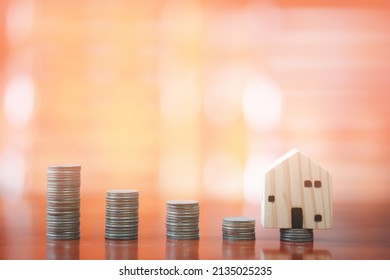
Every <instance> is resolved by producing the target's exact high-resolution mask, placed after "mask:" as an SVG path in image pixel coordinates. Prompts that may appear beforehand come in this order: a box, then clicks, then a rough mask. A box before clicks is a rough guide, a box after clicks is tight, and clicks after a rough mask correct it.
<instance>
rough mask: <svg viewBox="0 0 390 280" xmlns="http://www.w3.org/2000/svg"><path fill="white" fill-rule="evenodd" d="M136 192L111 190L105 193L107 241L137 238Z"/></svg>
mask: <svg viewBox="0 0 390 280" xmlns="http://www.w3.org/2000/svg"><path fill="white" fill-rule="evenodd" d="M138 193H139V192H138V191H137V190H111V191H107V193H106V231H105V233H106V234H105V236H106V238H107V239H122V240H131V239H137V238H138Z"/></svg>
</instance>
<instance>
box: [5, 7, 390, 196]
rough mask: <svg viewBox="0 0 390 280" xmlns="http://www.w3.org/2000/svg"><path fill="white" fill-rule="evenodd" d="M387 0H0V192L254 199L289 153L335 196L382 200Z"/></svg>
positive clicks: (387, 127)
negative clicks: (73, 169) (309, 164)
mask: <svg viewBox="0 0 390 280" xmlns="http://www.w3.org/2000/svg"><path fill="white" fill-rule="evenodd" d="M389 91H390V2H388V1H363V0H359V1H352V0H350V1H346V0H342V1H333V0H332V1H325V0H317V1H307V0H298V1H292V0H290V1H289V0H280V1H249V0H248V1H198V0H187V1H173V0H171V1H163V0H158V1H157V0H153V1H125V0H93V1H92V0H88V1H87V0H85V1H76V0H55V1H49V0H5V1H4V0H3V1H1V2H0V196H1V197H3V198H6V199H15V198H16V199H18V198H21V197H23V196H26V195H34V194H44V193H45V180H46V170H47V166H48V165H49V164H59V163H78V164H81V165H82V191H83V193H84V194H89V193H94V194H97V195H99V194H103V193H104V192H105V191H106V190H108V189H113V188H136V189H139V190H140V191H141V192H142V193H144V194H146V195H148V196H158V197H162V198H205V199H217V200H223V201H231V202H232V203H233V202H247V203H254V204H259V203H260V195H261V189H262V185H263V183H264V182H263V173H264V170H265V169H266V168H267V166H268V165H269V164H271V163H272V161H274V160H275V159H277V158H278V157H280V156H282V155H283V154H284V153H285V152H287V151H289V150H290V149H291V148H295V147H296V148H298V149H300V150H301V151H302V152H304V153H306V154H307V155H308V156H309V157H311V158H312V159H313V160H314V161H316V162H318V163H320V164H321V165H322V166H323V167H324V168H325V169H327V170H328V171H329V172H330V173H332V174H333V181H334V189H333V195H334V201H338V202H359V203H360V202H390V170H389V167H390V145H389V143H390V94H389Z"/></svg>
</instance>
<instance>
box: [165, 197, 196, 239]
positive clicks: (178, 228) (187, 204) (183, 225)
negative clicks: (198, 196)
mask: <svg viewBox="0 0 390 280" xmlns="http://www.w3.org/2000/svg"><path fill="white" fill-rule="evenodd" d="M166 230H167V232H166V235H167V238H169V239H199V202H198V201H195V200H168V201H167V217H166Z"/></svg>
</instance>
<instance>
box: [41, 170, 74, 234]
mask: <svg viewBox="0 0 390 280" xmlns="http://www.w3.org/2000/svg"><path fill="white" fill-rule="evenodd" d="M80 170H81V166H80V165H50V166H49V167H48V170H47V186H46V237H47V238H48V239H60V240H72V239H79V238H80Z"/></svg>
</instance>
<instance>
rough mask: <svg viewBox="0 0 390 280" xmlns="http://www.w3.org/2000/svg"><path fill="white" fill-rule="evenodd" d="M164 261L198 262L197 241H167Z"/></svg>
mask: <svg viewBox="0 0 390 280" xmlns="http://www.w3.org/2000/svg"><path fill="white" fill-rule="evenodd" d="M166 259H167V260H198V259H199V240H197V239H195V240H186V239H183V240H177V239H167V241H166Z"/></svg>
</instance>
